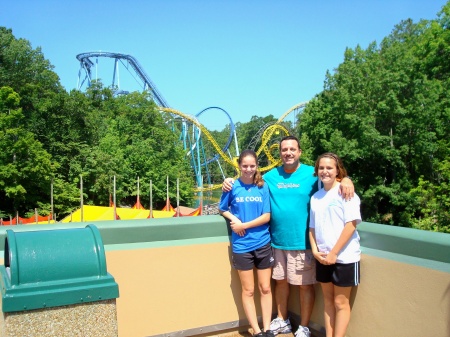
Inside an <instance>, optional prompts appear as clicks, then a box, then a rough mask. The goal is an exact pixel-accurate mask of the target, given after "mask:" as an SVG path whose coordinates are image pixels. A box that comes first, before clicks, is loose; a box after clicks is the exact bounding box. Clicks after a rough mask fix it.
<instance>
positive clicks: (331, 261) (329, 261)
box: [323, 252, 337, 265]
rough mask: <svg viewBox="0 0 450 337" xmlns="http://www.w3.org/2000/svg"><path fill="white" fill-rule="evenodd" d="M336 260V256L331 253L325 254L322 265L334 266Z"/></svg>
mask: <svg viewBox="0 0 450 337" xmlns="http://www.w3.org/2000/svg"><path fill="white" fill-rule="evenodd" d="M336 260H337V255H336V254H335V253H333V252H329V253H328V254H326V256H325V259H324V263H323V264H327V265H330V264H335V263H336Z"/></svg>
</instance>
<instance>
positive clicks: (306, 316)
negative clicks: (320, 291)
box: [300, 284, 316, 327]
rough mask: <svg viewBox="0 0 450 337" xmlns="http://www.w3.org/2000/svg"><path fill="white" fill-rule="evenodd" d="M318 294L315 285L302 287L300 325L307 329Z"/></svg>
mask: <svg viewBox="0 0 450 337" xmlns="http://www.w3.org/2000/svg"><path fill="white" fill-rule="evenodd" d="M315 298H316V292H315V290H314V285H312V284H310V285H306V286H300V315H301V322H300V325H301V326H304V327H307V326H308V324H309V320H310V319H311V315H312V311H313V308H314V301H315Z"/></svg>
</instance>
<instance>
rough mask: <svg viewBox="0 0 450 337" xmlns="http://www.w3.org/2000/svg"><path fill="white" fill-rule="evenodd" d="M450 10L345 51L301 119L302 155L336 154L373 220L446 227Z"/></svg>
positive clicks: (408, 22)
mask: <svg viewBox="0 0 450 337" xmlns="http://www.w3.org/2000/svg"><path fill="white" fill-rule="evenodd" d="M448 15H449V5H448V4H447V5H446V6H445V7H444V9H443V11H442V13H441V14H440V17H439V19H438V20H434V21H421V22H419V23H418V24H414V23H413V22H412V21H411V20H406V21H403V22H401V23H400V24H399V25H398V26H396V27H395V29H394V30H393V32H392V33H391V34H390V35H389V36H388V37H386V38H385V39H384V40H383V41H382V42H381V44H380V46H377V45H376V44H375V43H372V44H371V45H370V46H369V47H368V48H367V49H366V50H363V49H362V48H360V47H359V46H357V47H356V48H355V49H354V50H352V49H347V50H346V51H345V55H344V62H343V63H342V64H340V65H339V66H338V68H337V69H336V70H335V71H334V73H333V74H331V73H328V74H327V76H326V82H325V87H324V91H323V92H322V93H320V94H319V95H317V97H315V98H314V100H312V101H311V102H310V104H309V105H308V106H307V107H306V109H305V111H304V113H303V114H302V115H301V117H300V120H299V134H300V135H301V137H302V139H304V140H306V141H307V144H306V153H305V152H304V154H303V156H304V157H305V156H306V157H307V159H308V160H311V161H313V160H314V159H315V158H317V156H318V155H319V154H321V153H323V152H326V151H332V152H336V153H337V154H339V155H340V156H341V157H342V158H343V160H344V163H345V164H346V167H347V169H348V171H349V172H350V175H351V176H352V177H353V180H354V182H355V184H356V189H357V192H358V193H359V195H360V196H361V197H362V200H363V202H362V210H363V217H364V219H366V220H368V221H372V222H378V223H386V224H392V225H398V226H408V227H416V228H424V229H431V230H438V231H448V228H449V225H450V222H449V221H450V220H449V217H448V214H449V211H450V208H449V201H448V200H447V199H448V195H449V192H450V191H449V185H448V180H449V166H448V155H449V136H450V132H449V131H450V130H449V120H450V114H449V111H450V104H449V103H450V102H449V98H448V97H449V93H450V92H449V88H450V86H449V84H450V82H449V78H450V68H449V63H448V60H449V51H450V34H449V33H450V32H449V29H448V26H446V24H447V23H448V21H449V16H448ZM303 146H304V147H305V144H303ZM303 159H306V158H303Z"/></svg>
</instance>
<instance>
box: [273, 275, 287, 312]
mask: <svg viewBox="0 0 450 337" xmlns="http://www.w3.org/2000/svg"><path fill="white" fill-rule="evenodd" d="M288 298H289V283H288V282H287V280H277V281H276V284H275V301H276V305H277V313H278V317H280V318H282V319H283V320H287V318H288V314H287V304H288Z"/></svg>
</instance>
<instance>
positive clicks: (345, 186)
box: [339, 177, 355, 201]
mask: <svg viewBox="0 0 450 337" xmlns="http://www.w3.org/2000/svg"><path fill="white" fill-rule="evenodd" d="M339 194H340V195H342V197H343V198H344V199H345V200H347V201H348V200H350V199H352V198H353V197H354V195H355V185H353V181H352V180H351V179H350V178H349V177H344V178H342V180H341V186H340V188H339Z"/></svg>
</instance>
